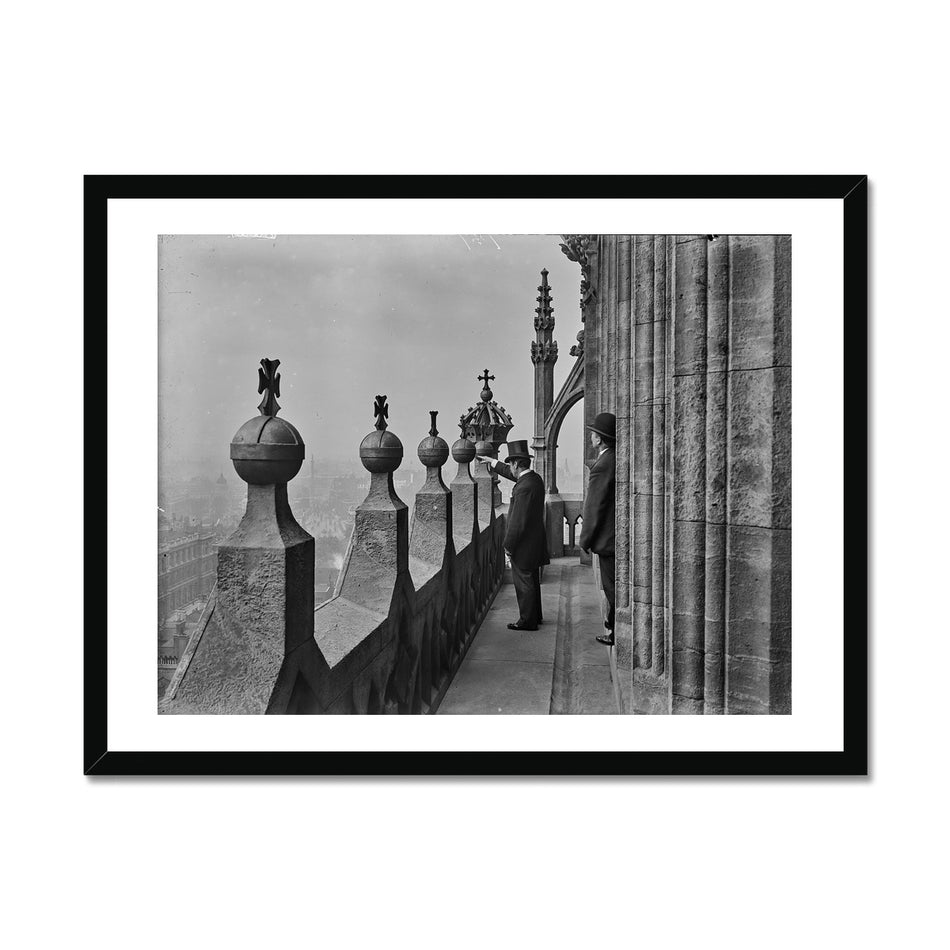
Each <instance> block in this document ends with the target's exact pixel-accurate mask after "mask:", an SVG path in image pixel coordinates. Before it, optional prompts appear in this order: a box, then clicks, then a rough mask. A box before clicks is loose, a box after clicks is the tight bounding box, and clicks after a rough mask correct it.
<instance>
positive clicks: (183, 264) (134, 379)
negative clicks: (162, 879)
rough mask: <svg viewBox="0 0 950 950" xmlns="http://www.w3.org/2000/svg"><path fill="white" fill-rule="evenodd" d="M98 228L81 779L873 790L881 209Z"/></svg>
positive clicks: (214, 187)
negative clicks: (263, 777)
mask: <svg viewBox="0 0 950 950" xmlns="http://www.w3.org/2000/svg"><path fill="white" fill-rule="evenodd" d="M85 215H86V234H85V240H86V264H85V267H86V287H85V293H86V301H85V304H86V379H87V384H86V385H87V394H86V421H87V427H88V428H89V429H90V430H91V428H92V422H93V418H94V417H93V414H94V413H95V417H96V419H97V421H99V422H100V427H99V428H100V429H101V416H102V383H103V370H102V366H101V365H100V364H101V355H102V354H103V353H104V354H107V356H106V367H105V380H106V393H107V396H106V406H105V410H106V420H107V438H106V452H105V456H106V470H107V477H106V478H105V479H103V478H102V477H101V466H102V461H101V458H100V457H97V456H94V455H93V454H92V453H89V454H87V457H86V460H85V466H86V475H87V478H86V486H87V487H86V498H85V505H86V515H87V519H86V523H87V534H86V538H85V557H86V563H87V565H88V564H91V563H94V562H95V561H98V563H101V564H104V565H105V566H106V570H105V574H104V575H95V574H94V573H93V572H90V571H87V578H88V580H87V591H86V601H87V607H86V611H87V614H86V625H85V671H84V676H85V771H86V772H87V773H88V774H92V775H101V774H236V775H237V774H313V775H329V774H354V775H363V774H366V775H369V774H423V775H461V774H500V775H576V774H590V775H598V774H624V775H647V774H670V775H686V774H693V775H700V774H742V775H755V774H762V775H801V774H839V775H861V774H866V772H867V607H866V603H867V597H866V594H867V585H866V573H865V570H866V567H865V566H866V554H867V550H866V549H867V531H866V500H867V489H866V485H867V468H866V454H867V453H866V450H867V445H866V421H867V396H866V383H867V377H866V372H867V371H866V355H867V354H866V350H867V289H866V286H867V179H866V177H865V176H726V177H703V176H687V177H662V176H659V177H644V176H631V177H612V176H603V177H583V176H576V177H575V176H563V177H540V176H539V177H505V176H491V177H478V176H471V177H453V176H444V177H385V176H382V177H332V176H326V177H324V176H320V177H307V176H302V177H297V176H260V177H255V176H250V177H229V176H210V177H187V176H186V177H172V176H167V177H166V176H146V177H135V176H128V177H123V176H88V177H87V178H86V181H85ZM93 361H95V369H94V368H93V366H94V363H93ZM93 387H94V388H93ZM97 447H98V446H97ZM93 465H96V466H97V468H98V469H99V470H100V471H99V473H98V477H93V469H92V467H93ZM94 524H95V525H99V526H103V525H104V530H100V531H93V530H90V528H89V527H88V526H92V525H94ZM103 576H104V578H105V582H103V580H101V579H99V578H101V577H103ZM103 597H105V600H106V604H107V623H106V626H105V629H103V626H102V624H101V622H100V623H93V622H92V616H91V611H92V609H93V608H92V605H93V604H95V603H98V602H100V601H101V599H102V598H103ZM846 607H847V609H845V608H846ZM153 637H154V639H153ZM156 679H157V687H156Z"/></svg>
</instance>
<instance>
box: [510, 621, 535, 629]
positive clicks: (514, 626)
mask: <svg viewBox="0 0 950 950" xmlns="http://www.w3.org/2000/svg"><path fill="white" fill-rule="evenodd" d="M508 629H509V630H537V629H538V628H537V627H526V626H525V625H524V624H523V623H521V622H520V621H519V622H518V623H510V624H508Z"/></svg>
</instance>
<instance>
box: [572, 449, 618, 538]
mask: <svg viewBox="0 0 950 950" xmlns="http://www.w3.org/2000/svg"><path fill="white" fill-rule="evenodd" d="M616 467H617V461H616V453H615V452H614V450H613V449H610V448H608V449H605V450H604V451H603V452H601V453H600V455H599V456H598V458H597V460H596V461H595V462H594V463H593V464H592V465H591V467H590V480H589V481H588V483H587V497H586V498H585V499H584V526H583V528H582V529H581V538H580V541H578V544H579V545H580V547H581V549H582V550H584V551H593V552H594V554H605V555H612V554H613V553H614V524H615V521H616V511H615V509H616V488H615V483H616Z"/></svg>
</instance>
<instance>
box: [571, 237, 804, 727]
mask: <svg viewBox="0 0 950 950" xmlns="http://www.w3.org/2000/svg"><path fill="white" fill-rule="evenodd" d="M582 267H584V268H585V277H586V276H587V275H588V274H589V278H590V287H589V295H588V296H589V304H588V305H587V306H586V307H585V340H584V344H585V356H586V361H587V367H586V380H585V420H586V421H587V422H588V423H589V422H591V421H592V420H593V417H594V416H595V415H596V414H597V413H598V412H601V411H609V412H613V413H615V414H616V416H617V432H618V444H617V608H618V610H617V631H616V634H617V647H616V664H617V670H618V678H619V681H620V682H619V685H620V687H621V692H622V695H623V697H624V703H625V711H627V712H640V713H651V712H673V713H705V714H719V713H788V712H790V711H791V301H790V295H791V277H790V272H791V239H790V237H788V236H772V235H753V236H725V235H723V236H716V235H677V236H667V235H636V236H634V235H604V236H600V237H598V238H597V239H596V241H594V242H591V245H590V248H589V251H588V253H587V255H586V258H585V260H584V261H583V262H582Z"/></svg>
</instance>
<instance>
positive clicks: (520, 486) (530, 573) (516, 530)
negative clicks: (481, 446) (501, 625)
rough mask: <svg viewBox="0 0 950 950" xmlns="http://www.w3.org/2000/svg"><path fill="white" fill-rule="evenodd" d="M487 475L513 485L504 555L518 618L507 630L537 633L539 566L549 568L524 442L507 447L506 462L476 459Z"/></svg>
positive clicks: (539, 493)
mask: <svg viewBox="0 0 950 950" xmlns="http://www.w3.org/2000/svg"><path fill="white" fill-rule="evenodd" d="M478 461H479V462H486V463H487V464H488V468H489V470H490V471H494V472H497V473H498V474H499V475H501V476H502V477H503V478H508V479H510V480H511V481H513V482H514V483H515V487H514V488H512V490H511V501H510V502H509V505H508V524H507V527H506V528H505V551H506V552H507V554H508V557H509V558H511V577H512V580H513V581H514V582H515V595H516V596H517V598H518V611H519V613H520V616H519V618H518V620H517V622H516V623H510V624H508V629H509V630H537V629H538V625H539V624H540V623H541V620H542V617H541V572H540V567H541V565H542V564H550V559H549V558H548V539H547V536H546V534H545V530H544V480H543V479H542V478H541V476H540V475H539V474H538V473H537V472H534V471H532V470H531V456H530V455H529V454H528V442H527V440H526V439H521V440H516V441H514V442H509V443H508V458H506V459H505V461H504V463H501V462H496V461H495V460H494V459H491V458H488V457H487V456H485V455H479V456H478Z"/></svg>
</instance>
